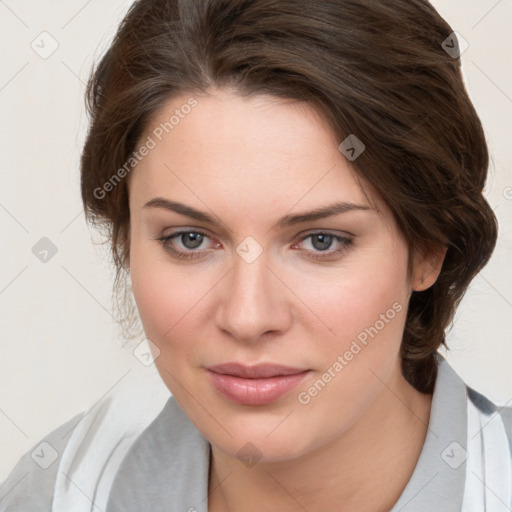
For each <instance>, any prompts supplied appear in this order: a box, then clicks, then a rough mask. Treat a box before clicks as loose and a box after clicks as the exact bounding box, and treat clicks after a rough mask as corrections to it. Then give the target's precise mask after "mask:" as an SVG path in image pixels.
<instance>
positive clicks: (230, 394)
mask: <svg viewBox="0 0 512 512" xmlns="http://www.w3.org/2000/svg"><path fill="white" fill-rule="evenodd" d="M209 373H210V375H211V377H212V379H213V385H214V386H215V388H216V389H217V390H218V391H220V392H221V393H222V394H223V395H224V396H225V397H226V398H228V399H229V400H231V401H232V402H235V403H237V404H241V405H265V404H270V403H272V402H275V401H276V400H278V399H279V398H282V397H283V396H285V395H286V394H288V393H289V392H290V391H291V390H292V389H294V388H295V387H297V386H298V385H299V384H300V383H301V382H302V381H303V380H304V378H305V377H306V375H308V374H309V371H304V372H301V373H295V374H293V375H279V376H276V377H269V378H265V379H244V378H242V377H234V376H233V375H224V374H222V373H215V372H212V371H209Z"/></svg>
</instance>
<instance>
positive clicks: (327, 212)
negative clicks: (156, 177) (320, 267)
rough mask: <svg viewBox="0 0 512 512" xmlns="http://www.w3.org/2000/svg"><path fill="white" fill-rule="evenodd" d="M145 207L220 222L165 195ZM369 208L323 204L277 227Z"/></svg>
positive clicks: (284, 221) (290, 218)
mask: <svg viewBox="0 0 512 512" xmlns="http://www.w3.org/2000/svg"><path fill="white" fill-rule="evenodd" d="M144 208H162V209H164V210H170V211H172V212H175V213H179V214H181V215H185V216H187V217H190V218H192V219H195V220H198V221H202V222H207V223H209V224H213V225H215V224H218V222H217V221H216V220H215V219H214V218H213V217H212V216H211V215H209V214H208V213H206V212H202V211H200V210H196V209H195V208H193V207H192V206H188V205H186V204H183V203H179V202H177V201H171V200H169V199H165V198H163V197H155V198H153V199H151V200H150V201H148V202H147V203H146V204H145V205H144ZM367 210H373V208H370V207H369V206H367V205H363V204H356V203H349V202H338V203H333V204H330V205H327V206H322V207H320V208H315V209H314V210H310V211H307V212H301V213H297V214H293V215H289V214H288V215H285V216H284V217H281V218H280V219H279V220H278V221H277V223H276V225H275V227H276V228H281V229H283V228H287V227H290V226H294V225H296V224H300V223H303V222H310V221H314V220H319V219H325V218H327V217H332V216H334V215H339V214H341V213H346V212H350V211H367Z"/></svg>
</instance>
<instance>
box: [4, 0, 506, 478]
mask: <svg viewBox="0 0 512 512" xmlns="http://www.w3.org/2000/svg"><path fill="white" fill-rule="evenodd" d="M130 4H131V0H108V1H106V0H103V1H99V0H88V1H86V0H66V1H64V0H61V1H59V0H46V1H45V2H38V1H36V0H5V1H3V0H0V33H1V34H2V36H1V37H2V43H3V44H2V45H1V48H0V52H1V63H2V64H1V69H0V119H1V125H0V130H1V132H0V170H1V171H0V172H1V185H0V233H1V241H2V244H1V247H3V249H2V251H1V254H2V264H1V265H0V308H1V311H2V314H1V317H0V321H1V333H2V342H1V357H0V453H1V454H2V456H1V457H0V481H1V480H3V479H4V478H5V477H6V476H7V474H8V472H9V470H10V469H11V468H12V466H13V465H14V463H15V462H16V460H17V459H18V458H19V456H20V455H21V454H22V453H24V452H25V451H27V450H28V449H29V448H30V447H32V446H33V445H34V444H35V443H37V442H38V441H39V440H40V439H41V438H42V437H43V436H44V435H45V434H46V433H48V432H49V431H50V430H52V429H53V428H55V427H56V426H58V425H60V424H62V423H63V422H65V421H66V420H68V419H70V418H71V417H73V416H74V415H75V414H76V413H78V412H79V411H81V410H83V409H85V408H86V407H88V406H90V405H92V404H94V403H95V402H96V401H97V400H99V399H100V398H101V397H103V396H105V395H106V394H107V393H109V392H110V391H111V390H112V389H114V388H115V386H116V384H117V383H118V382H120V381H121V380H122V379H123V377H124V376H125V375H126V374H127V372H129V371H130V370H131V369H133V368H136V367H137V365H140V362H139V361H138V359H137V358H136V357H134V355H133V354H132V352H131V350H129V349H126V348H122V347H121V342H120V341H121V340H120V336H119V330H118V328H117V326H116V324H115V323H114V321H113V319H112V317H111V314H110V304H111V298H110V297H111V281H112V271H111V268H110V267H109V264H108V262H107V256H106V250H105V248H103V247H101V246H99V245H97V244H96V245H95V244H93V243H92V242H91V237H92V236H93V233H92V232H91V231H89V229H88V228H87V227H86V225H85V222H84V216H83V214H82V213H81V202H80V196H79V171H78V164H79V154H80V148H81V146H82V143H83V140H84V136H85V130H86V127H87V118H86V116H85V110H84V102H83V94H84V88H85V87H84V86H85V82H86V80H87V77H88V74H89V71H90V69H91V65H92V63H93V61H95V60H96V59H97V58H98V57H99V56H100V55H101V54H102V53H103V51H104V50H105V48H106V47H107V46H108V43H109V42H110V40H111V38H112V36H113V34H114V30H115V28H116V27H117V24H118V23H119V21H120V19H121V18H122V16H123V14H124V13H125V12H126V10H127V8H128V6H129V5H130ZM433 4H434V5H435V6H436V8H437V9H438V10H439V12H440V13H441V14H442V15H443V16H444V17H445V18H446V19H447V21H448V22H449V23H450V24H451V25H452V27H453V29H454V30H455V31H457V32H458V33H460V34H461V35H462V37H463V38H464V39H465V40H466V41H467V42H468V44H469V47H468V49H467V50H466V51H465V52H464V53H463V55H462V60H463V71H464V76H465V80H466V84H467V87H468V90H469V93H470V96H471V98H472V100H473V102H474V104H475V106H476V108H477V111H478V112H479V114H480V117H481V119H482V122H483V124H484V127H485V130H486V134H487V137H488V142H489V147H490V151H491V154H492V166H491V170H490V178H489V182H488V187H487V196H488V198H489V201H490V203H491V205H492V207H493V208H494V210H495V212H496V214H497V216H498V219H499V223H500V235H499V240H498V247H497V249H496V252H495V254H494V256H493V258H492V261H491V262H490V263H489V265H488V266H487V267H486V268H485V269H484V271H483V272H482V273H481V275H480V276H478V277H477V278H476V279H475V280H474V282H473V284H472V286H471V288H470V290H469V291H468V293H467V295H466V297H465V299H464V301H463V303H462V305H461V308H460V310H459V312H458V315H457V318H456V324H455V327H454V329H453V330H452V331H451V333H450V335H449V344H450V347H451V350H450V352H448V354H446V357H447V358H448V360H449V361H450V363H451V364H452V365H453V366H454V367H455V369H456V370H457V371H458V372H459V374H460V375H461V376H462V377H463V378H464V380H465V381H466V382H467V383H468V384H469V385H471V386H473V387H475V388H476V389H478V390H479V391H480V392H482V393H484V394H486V395H487V396H488V397H489V398H490V399H492V400H494V401H496V402H498V403H502V404H505V403H507V402H510V403H509V405H510V404H512V372H511V361H512V342H511V338H512V335H511V332H512V265H511V263H512V230H511V224H512V144H511V143H510V141H509V139H508V138H509V137H510V135H511V134H512V58H511V57H512V56H511V53H512V52H511V49H512V31H511V30H510V21H511V20H512V1H511V0H500V1H498V0H435V1H433ZM440 43H441V42H440ZM439 136H440V137H442V136H443V134H442V133H440V134H439ZM43 238H46V239H48V240H46V239H45V240H43V241H41V239H43ZM96 239H97V237H96ZM36 244H39V245H36ZM34 246H35V247H36V249H34ZM45 250H46V251H47V253H44V252H43V253H42V254H39V253H41V251H45ZM34 253H35V254H34ZM38 255H39V256H38ZM43 256H44V259H46V261H41V260H40V259H39V258H40V257H43ZM443 353H444V352H443Z"/></svg>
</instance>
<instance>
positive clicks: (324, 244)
mask: <svg viewBox="0 0 512 512" xmlns="http://www.w3.org/2000/svg"><path fill="white" fill-rule="evenodd" d="M331 238H332V237H331V235H324V234H319V235H313V246H315V249H318V250H324V249H328V248H329V246H330V245H331V242H332V240H331ZM315 239H317V240H320V244H319V245H320V246H319V247H318V246H317V245H316V244H315V243H314V240H315Z"/></svg>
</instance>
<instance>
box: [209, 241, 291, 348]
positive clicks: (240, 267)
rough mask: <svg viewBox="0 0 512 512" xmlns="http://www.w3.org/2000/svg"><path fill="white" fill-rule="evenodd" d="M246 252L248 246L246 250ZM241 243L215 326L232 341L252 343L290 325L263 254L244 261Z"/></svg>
mask: <svg viewBox="0 0 512 512" xmlns="http://www.w3.org/2000/svg"><path fill="white" fill-rule="evenodd" d="M245 248H247V246H245ZM243 249H244V245H243V243H242V244H240V246H239V247H238V248H237V254H235V256H234V263H233V267H234V268H233V269H232V272H231V273H230V274H231V275H230V278H229V279H228V280H227V281H226V289H225V291H224V293H223V294H222V297H223V299H222V303H221V305H220V307H219V311H218V320H217V322H218V326H219V327H220V328H221V329H223V330H225V331H228V332H230V333H231V334H232V335H233V336H234V337H235V338H237V339H239V340H244V341H255V340H257V339H258V338H259V337H260V336H261V335H262V334H264V333H266V332H268V331H276V330H282V329H284V328H286V323H287V321H289V312H287V311H286V305H285V298H284V290H283V287H282V285H280V283H278V280H277V279H276V277H275V276H274V275H273V273H272V272H271V270H270V269H269V268H268V267H267V265H269V261H268V258H267V253H266V252H265V251H262V252H260V254H259V255H258V256H257V257H255V258H254V252H253V253H252V255H251V256H252V257H247V254H251V250H253V249H254V247H253V248H252V249H251V248H249V251H248V252H244V251H243Z"/></svg>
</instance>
